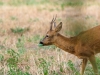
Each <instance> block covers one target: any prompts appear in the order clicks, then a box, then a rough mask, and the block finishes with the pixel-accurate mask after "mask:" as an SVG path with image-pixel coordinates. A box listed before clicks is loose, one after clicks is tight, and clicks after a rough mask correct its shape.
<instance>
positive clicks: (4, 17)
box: [0, 0, 100, 75]
mask: <svg viewBox="0 0 100 75" xmlns="http://www.w3.org/2000/svg"><path fill="white" fill-rule="evenodd" d="M98 6H99V2H94V1H88V2H86V4H85V1H84V2H83V1H79V2H78V1H76V0H75V2H74V1H71V0H66V1H65V0H62V1H59V0H54V1H52V0H51V1H50V0H7V1H0V16H1V17H0V30H1V31H0V36H1V37H0V75H66V74H68V75H79V71H80V69H79V67H80V65H81V60H79V59H78V58H77V57H75V56H73V55H71V54H68V53H67V52H64V51H62V50H60V49H59V48H57V47H55V46H47V47H39V46H38V43H39V41H40V40H41V39H42V38H43V36H44V35H45V34H46V32H47V30H48V29H49V27H50V21H51V19H52V17H53V16H54V15H56V14H57V24H58V22H60V21H62V22H63V29H62V32H61V33H62V34H65V35H67V36H75V35H77V34H79V33H80V32H81V31H84V30H87V29H89V28H92V27H94V26H97V25H98V24H99V23H100V22H99V20H100V18H99V12H100V11H99V10H98V9H99V7H98ZM5 10H6V11H5ZM80 11H81V12H80ZM91 11H93V12H91ZM95 11H97V12H96V13H95ZM12 61H13V62H12ZM96 61H97V65H99V64H100V63H99V62H100V60H99V55H98V56H97V59H96ZM98 69H99V72H100V67H99V66H98ZM87 74H91V75H93V70H92V67H91V65H90V63H89V62H88V65H87V68H86V72H85V75H87Z"/></svg>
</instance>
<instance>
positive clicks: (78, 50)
mask: <svg viewBox="0 0 100 75" xmlns="http://www.w3.org/2000/svg"><path fill="white" fill-rule="evenodd" d="M55 20H56V18H53V19H52V21H51V25H50V29H49V31H48V32H47V34H46V36H45V37H44V39H43V40H41V41H40V44H41V45H43V46H48V45H55V46H57V47H59V48H61V49H62V50H64V51H66V52H69V53H71V54H74V55H76V56H77V57H78V58H80V59H82V70H81V75H83V74H84V70H85V67H86V65H87V61H88V60H89V61H90V62H91V64H92V67H93V70H94V73H95V75H99V74H98V69H97V66H96V60H95V54H97V53H99V52H100V26H97V27H94V28H92V29H90V30H87V31H84V32H81V33H80V34H78V35H77V36H75V37H71V38H67V37H65V36H63V35H61V34H60V33H59V31H60V30H61V28H62V22H60V23H59V24H58V26H56V22H55ZM53 25H54V27H55V29H52V26H53Z"/></svg>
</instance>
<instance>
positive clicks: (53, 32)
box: [40, 17, 62, 46]
mask: <svg viewBox="0 0 100 75" xmlns="http://www.w3.org/2000/svg"><path fill="white" fill-rule="evenodd" d="M55 20H56V17H55V18H54V17H53V19H52V21H51V23H50V29H49V30H48V32H47V34H46V36H45V37H44V38H43V40H41V41H40V45H42V46H47V45H52V44H53V43H54V42H55V41H56V40H57V34H58V32H59V31H60V30H61V28H62V22H60V23H59V24H58V25H57V26H56V22H55ZM53 26H54V29H53Z"/></svg>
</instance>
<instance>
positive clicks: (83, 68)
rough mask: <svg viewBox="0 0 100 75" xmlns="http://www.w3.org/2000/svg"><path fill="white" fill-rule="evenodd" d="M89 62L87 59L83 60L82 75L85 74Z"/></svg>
mask: <svg viewBox="0 0 100 75" xmlns="http://www.w3.org/2000/svg"><path fill="white" fill-rule="evenodd" d="M87 61H88V60H87V59H83V61H82V69H81V75H83V74H84V71H85V67H86V64H87Z"/></svg>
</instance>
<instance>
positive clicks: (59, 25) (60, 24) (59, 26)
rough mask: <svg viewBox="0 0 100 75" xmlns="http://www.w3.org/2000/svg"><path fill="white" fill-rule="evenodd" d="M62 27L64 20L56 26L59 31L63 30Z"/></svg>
mask: <svg viewBox="0 0 100 75" xmlns="http://www.w3.org/2000/svg"><path fill="white" fill-rule="evenodd" d="M61 28H62V22H60V23H59V24H58V26H57V27H56V28H55V31H56V32H59V31H60V30H61Z"/></svg>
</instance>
